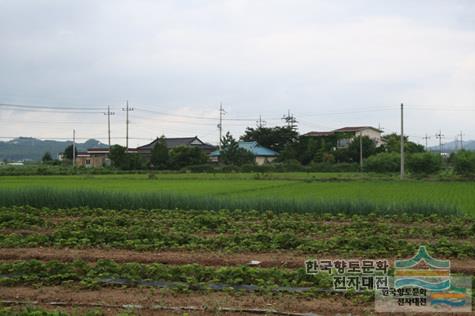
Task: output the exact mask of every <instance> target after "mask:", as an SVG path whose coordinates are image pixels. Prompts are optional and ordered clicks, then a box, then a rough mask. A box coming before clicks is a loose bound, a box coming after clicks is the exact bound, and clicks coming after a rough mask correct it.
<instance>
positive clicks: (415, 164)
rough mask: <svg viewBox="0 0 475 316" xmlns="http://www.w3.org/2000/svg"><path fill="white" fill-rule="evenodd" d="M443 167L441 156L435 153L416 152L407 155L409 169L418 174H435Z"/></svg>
mask: <svg viewBox="0 0 475 316" xmlns="http://www.w3.org/2000/svg"><path fill="white" fill-rule="evenodd" d="M441 168H442V160H441V159H440V156H439V155H437V154H433V153H428V152H425V153H415V154H410V155H409V156H408V157H407V169H408V170H409V171H410V172H412V173H416V174H433V173H437V172H439V171H440V169H441Z"/></svg>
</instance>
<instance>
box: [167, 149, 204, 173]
mask: <svg viewBox="0 0 475 316" xmlns="http://www.w3.org/2000/svg"><path fill="white" fill-rule="evenodd" d="M208 159H209V158H208V155H206V154H205V153H204V152H203V151H202V150H201V149H199V148H197V147H190V146H178V147H175V148H173V149H171V150H170V164H171V166H172V167H173V168H175V169H181V168H183V167H186V166H192V165H201V164H204V163H206V162H208Z"/></svg>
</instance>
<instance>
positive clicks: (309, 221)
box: [0, 207, 475, 240]
mask: <svg viewBox="0 0 475 316" xmlns="http://www.w3.org/2000/svg"><path fill="white" fill-rule="evenodd" d="M144 227H146V228H144ZM1 228H8V229H10V230H12V229H31V230H40V231H41V229H50V230H54V231H55V232H60V231H65V232H66V233H67V232H68V231H80V230H89V231H91V232H92V231H94V230H99V231H101V230H107V229H111V230H114V231H116V232H117V233H118V234H127V233H128V234H130V233H132V234H134V233H135V235H134V236H132V237H135V238H138V237H142V238H147V237H150V236H158V235H164V234H170V233H182V234H189V235H206V234H207V235H210V234H214V235H217V234H226V235H230V234H253V233H256V232H258V233H268V234H271V233H272V234H275V233H288V234H292V235H295V236H299V237H315V238H329V237H332V236H335V235H339V236H343V237H352V236H353V237H364V236H367V235H368V234H385V235H387V236H392V237H395V238H402V239H415V238H427V239H431V238H443V237H446V238H451V239H462V238H463V239H467V240H470V238H473V237H474V236H475V219H473V218H471V217H443V216H437V215H433V216H431V217H429V218H428V217H425V218H424V217H422V216H421V215H407V214H403V215H402V216H378V215H376V214H370V215H365V216H362V215H353V216H346V215H343V214H341V215H336V216H335V215H330V214H326V215H323V216H321V215H318V214H312V213H297V214H296V213H276V212H257V211H241V210H235V211H229V210H220V211H183V210H122V211H116V210H103V209H88V208H80V209H47V208H43V209H36V208H32V207H11V208H5V207H4V208H0V229H1ZM421 228H424V229H421ZM144 234H145V235H144Z"/></svg>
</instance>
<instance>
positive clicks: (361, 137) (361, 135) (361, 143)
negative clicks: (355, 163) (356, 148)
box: [360, 131, 363, 172]
mask: <svg viewBox="0 0 475 316" xmlns="http://www.w3.org/2000/svg"><path fill="white" fill-rule="evenodd" d="M360 171H361V172H362V171H363V134H362V133H361V131H360Z"/></svg>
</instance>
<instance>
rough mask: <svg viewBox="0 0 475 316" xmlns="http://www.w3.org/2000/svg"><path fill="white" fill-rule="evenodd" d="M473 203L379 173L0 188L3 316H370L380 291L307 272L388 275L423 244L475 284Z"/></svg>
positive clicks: (52, 181)
mask: <svg viewBox="0 0 475 316" xmlns="http://www.w3.org/2000/svg"><path fill="white" fill-rule="evenodd" d="M474 193H475V183H473V182H469V181H428V180H407V181H399V180H397V178H395V177H394V176H391V175H383V176H381V175H368V174H307V173H281V174H215V175H213V174H154V175H151V176H150V175H107V176H91V175H88V176H84V175H82V176H81V175H78V176H18V177H0V315H12V314H17V315H38V314H41V315H59V314H60V315H83V314H88V315H116V314H123V315H157V314H158V315H170V314H172V315H256V314H258V315H293V316H303V315H335V314H353V315H371V314H374V313H375V312H374V294H373V292H372V291H361V292H360V291H356V292H355V291H352V292H346V293H343V292H335V291H334V289H333V283H332V282H333V281H332V278H331V276H330V275H328V274H324V273H319V274H317V275H312V274H307V273H306V272H305V261H306V260H307V259H314V258H318V259H323V258H327V259H338V258H340V259H360V260H378V259H386V260H388V261H389V263H390V265H391V264H392V263H393V261H394V260H395V259H400V258H410V257H412V256H413V255H414V254H415V253H416V252H417V249H418V248H419V246H421V245H425V246H426V247H427V250H428V251H429V253H430V254H431V255H433V256H434V257H436V258H446V259H450V260H451V270H452V272H453V273H456V274H462V273H463V274H465V275H473V274H474V273H475V194H474ZM389 273H390V274H392V273H393V271H392V269H389ZM472 298H473V297H472ZM439 314H441V315H442V314H443V313H439Z"/></svg>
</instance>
